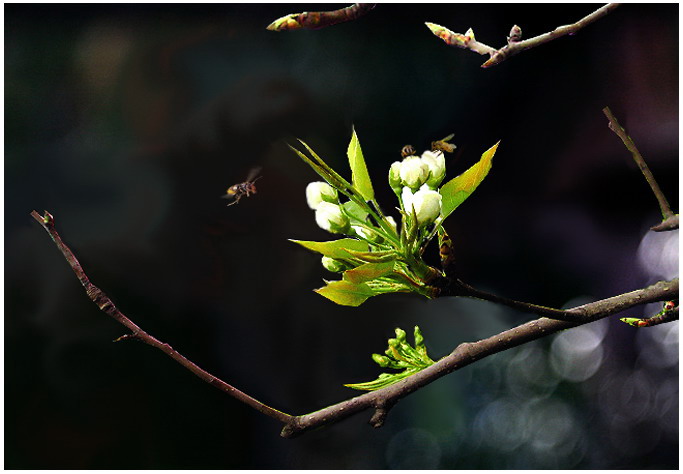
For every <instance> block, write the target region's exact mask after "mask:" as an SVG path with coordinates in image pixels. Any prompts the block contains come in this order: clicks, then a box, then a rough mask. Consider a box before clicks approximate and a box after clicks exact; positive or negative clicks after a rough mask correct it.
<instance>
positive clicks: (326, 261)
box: [322, 256, 346, 273]
mask: <svg viewBox="0 0 683 474" xmlns="http://www.w3.org/2000/svg"><path fill="white" fill-rule="evenodd" d="M322 264H323V267H325V270H328V271H330V272H333V273H340V272H343V271H344V270H345V269H346V265H344V263H343V262H340V261H339V260H335V259H333V258H330V257H325V256H323V258H322Z"/></svg>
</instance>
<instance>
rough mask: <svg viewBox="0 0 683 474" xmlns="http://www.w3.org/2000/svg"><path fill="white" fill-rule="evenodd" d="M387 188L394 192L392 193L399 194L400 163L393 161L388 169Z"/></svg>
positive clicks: (400, 185)
mask: <svg viewBox="0 0 683 474" xmlns="http://www.w3.org/2000/svg"><path fill="white" fill-rule="evenodd" d="M389 186H391V189H393V190H394V193H397V194H398V193H400V192H401V187H402V186H403V185H402V184H401V162H400V161H394V162H393V163H392V164H391V168H389Z"/></svg>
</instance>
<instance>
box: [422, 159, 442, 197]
mask: <svg viewBox="0 0 683 474" xmlns="http://www.w3.org/2000/svg"><path fill="white" fill-rule="evenodd" d="M422 161H423V162H425V163H426V164H427V166H428V167H429V179H427V184H428V185H429V187H430V188H432V189H436V188H437V187H438V186H439V185H440V184H441V181H443V179H444V177H445V176H446V158H445V157H444V154H443V152H442V151H425V152H424V153H422Z"/></svg>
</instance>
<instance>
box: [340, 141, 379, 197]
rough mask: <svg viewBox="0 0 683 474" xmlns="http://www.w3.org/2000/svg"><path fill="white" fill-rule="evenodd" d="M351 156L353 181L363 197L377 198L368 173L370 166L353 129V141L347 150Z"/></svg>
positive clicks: (350, 163)
mask: <svg viewBox="0 0 683 474" xmlns="http://www.w3.org/2000/svg"><path fill="white" fill-rule="evenodd" d="M346 154H347V156H348V157H349V165H350V166H351V182H352V183H353V186H354V187H355V188H356V189H357V190H358V192H359V193H360V195H361V196H363V199H365V200H366V201H371V200H373V199H374V198H375V191H374V190H373V189H372V182H371V181H370V175H369V174H368V168H367V166H366V165H365V159H364V158H363V151H362V150H361V149H360V142H359V141H358V135H356V130H355V129H354V130H353V134H352V135H351V142H350V143H349V149H348V150H347V152H346Z"/></svg>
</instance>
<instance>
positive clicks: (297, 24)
mask: <svg viewBox="0 0 683 474" xmlns="http://www.w3.org/2000/svg"><path fill="white" fill-rule="evenodd" d="M375 5H376V4H375V3H354V4H353V5H351V6H350V7H346V8H340V9H339V10H332V11H320V12H303V13H290V14H289V15H285V16H283V17H281V18H278V19H277V20H275V21H273V22H272V23H271V24H270V25H268V26H267V27H266V29H267V30H270V31H290V30H300V29H309V30H317V29H319V28H324V27H326V26H332V25H336V24H338V23H344V22H347V21H353V20H357V19H358V18H360V17H362V16H364V15H366V14H367V13H368V12H369V11H370V10H372V9H373V8H375Z"/></svg>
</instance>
